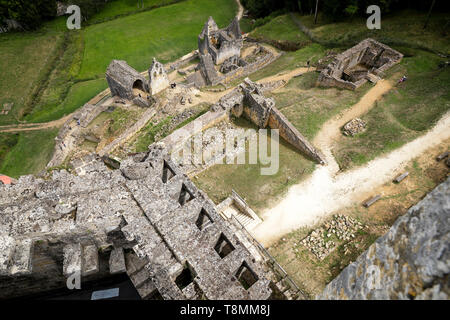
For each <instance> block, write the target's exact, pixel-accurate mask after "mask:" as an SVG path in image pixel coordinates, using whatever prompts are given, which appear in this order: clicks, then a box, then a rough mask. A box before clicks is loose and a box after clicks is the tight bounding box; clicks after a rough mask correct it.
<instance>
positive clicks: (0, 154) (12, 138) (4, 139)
mask: <svg viewBox="0 0 450 320" xmlns="http://www.w3.org/2000/svg"><path fill="white" fill-rule="evenodd" d="M18 141H19V134H18V133H1V134H0V168H1V166H2V163H3V161H4V159H5V157H6V155H7V154H8V152H9V151H11V149H12V148H14V146H15V145H16V144H17V142H18Z"/></svg>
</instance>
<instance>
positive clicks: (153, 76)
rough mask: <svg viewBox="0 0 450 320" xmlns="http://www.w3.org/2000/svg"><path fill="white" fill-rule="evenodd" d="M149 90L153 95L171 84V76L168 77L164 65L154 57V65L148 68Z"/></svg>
mask: <svg viewBox="0 0 450 320" xmlns="http://www.w3.org/2000/svg"><path fill="white" fill-rule="evenodd" d="M148 78H149V91H150V94H151V95H155V94H157V93H158V92H161V91H162V90H164V89H166V88H167V87H168V86H169V78H168V77H167V73H166V70H164V66H163V65H162V64H161V63H160V62H158V61H156V59H155V58H153V62H152V65H151V66H150V69H148Z"/></svg>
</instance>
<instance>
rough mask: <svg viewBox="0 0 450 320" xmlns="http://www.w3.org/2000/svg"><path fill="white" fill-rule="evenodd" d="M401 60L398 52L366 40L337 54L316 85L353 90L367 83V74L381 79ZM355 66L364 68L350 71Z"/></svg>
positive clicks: (371, 40)
mask: <svg viewBox="0 0 450 320" xmlns="http://www.w3.org/2000/svg"><path fill="white" fill-rule="evenodd" d="M402 58H403V55H402V54H401V53H400V52H398V51H396V50H394V49H392V48H390V47H388V46H386V45H384V44H382V43H380V42H378V41H375V40H373V39H370V38H368V39H365V40H363V41H361V42H360V43H359V44H357V45H356V46H354V47H352V48H350V49H348V50H346V51H344V52H343V53H341V54H338V55H337V56H336V57H335V59H334V60H333V61H332V62H331V63H330V64H329V65H328V66H327V67H326V68H324V69H323V70H322V71H321V73H320V75H319V77H318V79H317V83H318V85H320V86H323V87H338V88H342V89H349V90H355V89H357V88H358V87H360V86H361V85H363V84H364V83H366V82H367V77H368V76H369V74H374V75H376V76H380V77H381V76H382V75H383V73H384V72H385V71H386V70H387V69H389V68H391V67H392V66H393V65H395V64H397V63H399V62H400V61H401V59H402ZM357 66H363V67H364V68H363V70H353V71H352V69H353V68H355V67H357ZM364 69H366V70H364ZM352 73H354V75H355V76H353V75H352Z"/></svg>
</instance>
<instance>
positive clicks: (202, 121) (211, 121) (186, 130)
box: [160, 110, 229, 153]
mask: <svg viewBox="0 0 450 320" xmlns="http://www.w3.org/2000/svg"><path fill="white" fill-rule="evenodd" d="M228 117H229V113H228V112H227V111H225V110H222V111H208V112H206V113H205V114H203V115H201V116H200V117H198V118H197V119H195V120H194V121H191V122H189V123H188V124H187V125H185V126H184V127H182V128H180V129H178V130H175V131H174V132H172V133H171V134H170V135H168V136H167V137H165V138H164V139H162V140H161V141H160V142H162V143H164V145H165V146H166V148H167V150H168V152H169V153H170V152H172V151H173V150H175V149H176V148H177V147H179V146H180V144H181V143H182V142H183V141H184V140H185V139H187V138H189V137H192V136H193V135H195V134H197V133H199V132H201V131H203V130H206V129H208V128H210V127H212V126H214V125H216V124H217V123H219V122H220V121H223V120H226V119H228Z"/></svg>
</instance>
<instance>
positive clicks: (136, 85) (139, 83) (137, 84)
mask: <svg viewBox="0 0 450 320" xmlns="http://www.w3.org/2000/svg"><path fill="white" fill-rule="evenodd" d="M133 89H139V90H141V91H145V87H144V83H143V82H142V80H140V79H137V80H136V81H135V82H134V83H133Z"/></svg>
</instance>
